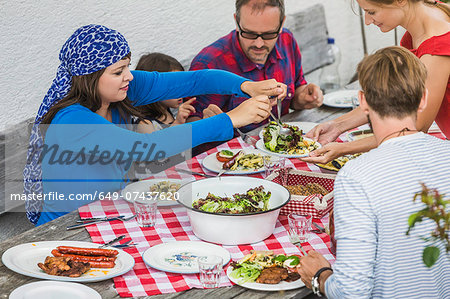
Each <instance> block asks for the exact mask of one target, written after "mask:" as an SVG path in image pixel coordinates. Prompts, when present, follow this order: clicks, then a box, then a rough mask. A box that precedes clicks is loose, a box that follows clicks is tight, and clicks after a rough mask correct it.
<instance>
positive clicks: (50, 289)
mask: <svg viewBox="0 0 450 299" xmlns="http://www.w3.org/2000/svg"><path fill="white" fill-rule="evenodd" d="M39 298H64V299H101V298H102V296H100V294H99V293H98V292H97V291H96V290H94V289H91V288H90V287H87V286H85V285H82V284H80V283H73V282H63V281H36V282H32V283H28V284H25V285H23V286H20V287H18V288H17V289H15V290H14V291H12V293H11V294H10V295H9V299H39Z"/></svg>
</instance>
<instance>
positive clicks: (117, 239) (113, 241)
mask: <svg viewBox="0 0 450 299" xmlns="http://www.w3.org/2000/svg"><path fill="white" fill-rule="evenodd" d="M125 237H126V236H125V235H121V236H118V237H117V238H114V239H112V240H111V241H109V242H106V243H105V244H103V245H101V246H100V247H98V248H105V247H107V246H109V245H111V244H114V243H117V242H119V241H120V240H122V239H124V238H125Z"/></svg>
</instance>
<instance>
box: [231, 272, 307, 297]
mask: <svg viewBox="0 0 450 299" xmlns="http://www.w3.org/2000/svg"><path fill="white" fill-rule="evenodd" d="M232 271H233V267H232V266H229V267H228V269H227V276H228V279H229V280H231V281H232V282H233V283H235V284H237V285H239V286H241V287H244V288H247V289H251V290H258V291H287V290H295V289H298V288H302V287H304V286H305V284H304V283H303V282H302V280H301V279H297V280H295V281H291V282H287V281H281V282H279V283H276V284H268V283H257V282H245V283H242V284H241V283H240V279H236V278H233V277H232V276H231V275H230V274H231V272H232Z"/></svg>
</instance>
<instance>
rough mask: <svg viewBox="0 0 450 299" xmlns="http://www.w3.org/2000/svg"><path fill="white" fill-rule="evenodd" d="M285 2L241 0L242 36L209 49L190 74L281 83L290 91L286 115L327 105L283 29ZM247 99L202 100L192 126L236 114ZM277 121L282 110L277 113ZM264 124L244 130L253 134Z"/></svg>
mask: <svg viewBox="0 0 450 299" xmlns="http://www.w3.org/2000/svg"><path fill="white" fill-rule="evenodd" d="M284 10H285V9H284V0H236V13H235V14H234V19H235V22H236V30H233V31H232V32H231V33H229V34H228V35H226V36H224V37H222V38H220V39H219V40H217V41H216V42H214V43H213V44H211V45H209V46H208V47H206V48H204V49H203V50H202V51H201V52H200V53H199V54H198V55H197V56H196V57H195V58H194V60H193V61H192V64H191V68H190V70H199V69H222V70H227V71H230V72H233V73H235V74H239V75H241V76H243V77H246V78H249V79H252V80H254V81H260V80H266V79H272V78H273V79H275V80H277V81H278V82H283V83H285V84H286V85H287V88H288V90H287V97H286V98H285V99H284V100H283V102H282V113H281V114H282V115H283V114H286V113H288V112H289V108H291V109H294V110H300V109H310V108H315V107H318V106H320V105H322V100H323V94H322V92H321V91H320V88H319V87H318V86H317V85H315V84H307V82H306V81H305V78H304V77H303V71H302V67H301V54H300V50H299V47H298V45H297V42H296V41H295V39H294V37H293V35H292V33H291V32H289V31H288V30H287V29H283V23H284V20H285V13H284ZM244 100H245V98H242V97H236V96H222V95H220V96H219V95H208V96H197V100H196V102H195V103H194V107H195V109H196V113H194V114H192V115H191V116H190V118H188V121H194V120H198V119H201V118H207V117H210V116H213V115H216V114H219V113H221V112H223V111H225V112H226V111H229V110H232V109H233V108H234V107H236V106H238V105H239V104H240V103H242V102H243V101H244ZM273 112H274V115H276V113H277V111H276V105H275V106H274V108H273ZM260 125H261V124H252V125H249V126H246V127H244V128H241V129H242V130H243V131H244V132H247V131H250V130H252V129H254V128H256V127H258V126H260Z"/></svg>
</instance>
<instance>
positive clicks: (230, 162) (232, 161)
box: [222, 151, 242, 169]
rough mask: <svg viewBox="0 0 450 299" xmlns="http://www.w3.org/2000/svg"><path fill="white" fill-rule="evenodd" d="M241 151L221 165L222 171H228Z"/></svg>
mask: <svg viewBox="0 0 450 299" xmlns="http://www.w3.org/2000/svg"><path fill="white" fill-rule="evenodd" d="M241 152H242V151H238V152H237V154H236V155H234V156H233V158H231V159H230V161H228V162H225V163H223V165H222V168H223V169H230V168H231V167H232V166H233V165H234V163H236V158H237V157H238V156H239V154H240V153H241Z"/></svg>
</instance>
